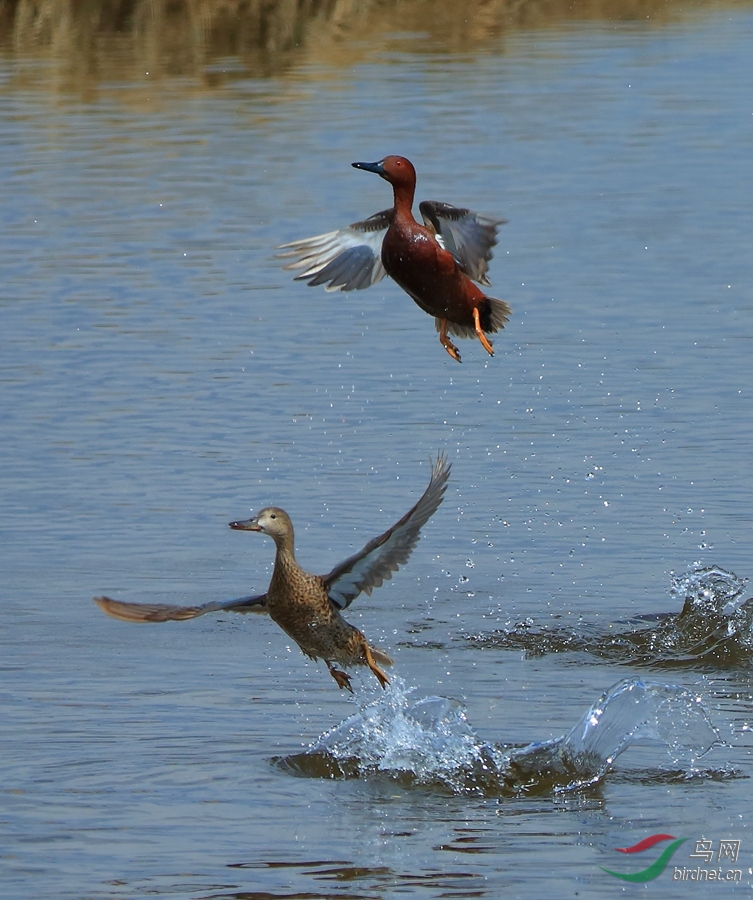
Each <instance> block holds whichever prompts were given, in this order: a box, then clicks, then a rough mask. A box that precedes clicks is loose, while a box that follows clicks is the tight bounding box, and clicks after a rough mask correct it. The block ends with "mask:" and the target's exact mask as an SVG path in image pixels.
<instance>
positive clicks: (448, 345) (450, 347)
mask: <svg viewBox="0 0 753 900" xmlns="http://www.w3.org/2000/svg"><path fill="white" fill-rule="evenodd" d="M439 343H440V344H441V345H442V346H443V347H444V348H445V350H446V351H447V352H448V353H449V354H450V356H451V357H452V358H453V359H454V360H455V362H461V359H460V351H459V350H458V348H457V347H456V346H455V345H454V344H453V343H452V341H451V340H450V339H449V338H448V337H447V319H442V324H441V325H440V326H439Z"/></svg>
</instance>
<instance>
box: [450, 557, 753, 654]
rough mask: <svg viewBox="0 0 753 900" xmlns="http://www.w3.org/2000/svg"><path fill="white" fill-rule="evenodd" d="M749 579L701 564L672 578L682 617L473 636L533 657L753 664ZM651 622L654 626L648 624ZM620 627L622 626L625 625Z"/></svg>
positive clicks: (520, 627) (529, 624) (523, 627)
mask: <svg viewBox="0 0 753 900" xmlns="http://www.w3.org/2000/svg"><path fill="white" fill-rule="evenodd" d="M745 585H746V579H743V578H739V577H738V576H737V575H735V574H734V573H733V572H727V571H725V570H724V569H722V568H720V567H718V566H709V567H701V566H697V567H695V568H693V569H691V570H690V571H689V572H686V573H684V574H683V575H674V574H673V576H672V587H671V594H672V596H673V597H681V598H682V599H683V608H682V612H680V613H676V614H675V613H666V614H661V615H650V616H638V617H636V618H635V619H633V620H632V621H631V622H629V623H622V625H623V629H622V630H619V631H618V630H616V628H617V626H612V627H611V628H610V630H609V632H608V633H604V630H603V629H599V628H597V627H596V626H593V625H591V626H589V625H579V626H578V627H577V628H572V627H567V628H562V627H558V626H547V625H536V624H535V623H534V622H533V621H532V620H526V621H525V622H518V623H516V624H515V625H514V626H512V627H510V628H506V629H504V630H497V631H493V632H489V633H483V634H475V635H468V636H467V640H468V641H470V642H471V643H473V644H474V645H476V646H479V647H492V648H497V649H522V650H524V651H525V653H526V655H527V656H529V657H533V656H542V655H544V654H545V653H563V652H573V651H578V652H584V653H588V654H591V655H593V656H596V657H597V658H598V659H599V660H607V661H609V662H617V663H623V664H625V663H627V664H637V665H654V666H661V667H670V668H671V667H677V666H694V667H709V666H713V667H720V666H721V667H739V666H749V665H750V664H751V663H752V662H753V598H750V599H747V600H745V599H743V597H744V594H743V591H744V590H745ZM648 622H650V623H651V624H650V625H648V624H647V623H648ZM619 624H620V623H617V625H619Z"/></svg>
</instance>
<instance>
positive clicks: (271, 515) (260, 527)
mask: <svg viewBox="0 0 753 900" xmlns="http://www.w3.org/2000/svg"><path fill="white" fill-rule="evenodd" d="M230 527H231V528H233V529H235V530H236V531H260V532H261V533H262V534H268V535H269V536H270V537H271V538H274V539H275V541H279V540H289V539H292V537H293V523H292V522H291V521H290V516H289V515H288V514H287V513H286V512H285V510H284V509H280V508H279V507H278V506H268V507H267V508H266V509H262V510H260V511H259V512H258V513H257V514H256V515H255V516H253V517H252V518H250V519H243V520H241V521H239V522H231V523H230Z"/></svg>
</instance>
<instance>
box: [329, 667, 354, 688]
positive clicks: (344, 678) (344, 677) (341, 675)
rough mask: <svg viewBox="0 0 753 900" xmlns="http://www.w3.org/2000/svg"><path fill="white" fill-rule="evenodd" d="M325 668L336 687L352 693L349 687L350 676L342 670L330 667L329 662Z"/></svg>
mask: <svg viewBox="0 0 753 900" xmlns="http://www.w3.org/2000/svg"><path fill="white" fill-rule="evenodd" d="M327 668H328V669H329V674H330V675H331V676H332V677H333V678H334V679H335V681H336V682H337V686H338V687H339V688H340V690H342V689H343V688H347V689H348V690H349V691H350V693H351V694H352V693H353V688H352V687H351V685H350V675H348V674H347V672H343V670H342V669H337V668H335V666H333V665H332V663H331V662H328V663H327Z"/></svg>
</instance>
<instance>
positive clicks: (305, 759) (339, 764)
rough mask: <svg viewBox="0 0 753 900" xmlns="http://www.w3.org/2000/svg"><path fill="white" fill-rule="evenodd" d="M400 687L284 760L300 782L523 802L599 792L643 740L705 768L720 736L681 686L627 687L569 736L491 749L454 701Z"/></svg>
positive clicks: (637, 683)
mask: <svg viewBox="0 0 753 900" xmlns="http://www.w3.org/2000/svg"><path fill="white" fill-rule="evenodd" d="M413 692H414V691H413V689H406V688H405V685H404V683H403V682H402V681H401V679H399V678H394V679H393V682H392V687H391V688H390V690H388V691H386V692H385V693H384V694H382V695H380V696H379V697H378V699H376V700H373V701H371V702H369V703H367V702H365V701H361V703H362V705H361V709H360V710H359V711H358V712H357V713H355V714H354V715H352V716H350V717H348V718H347V719H345V720H344V721H343V722H341V723H340V724H339V725H338V726H337V727H336V728H333V729H332V730H331V731H328V732H326V733H325V734H323V735H321V737H319V738H318V739H317V740H316V741H315V742H314V743H313V744H312V745H311V746H310V747H309V748H308V750H306V751H305V752H304V753H300V754H296V755H294V756H288V757H284V758H282V759H278V760H276V761H275V762H276V764H277V765H278V767H280V768H282V769H284V770H286V771H288V772H290V773H292V774H295V775H299V776H305V777H318V778H364V777H375V776H378V775H386V776H388V777H389V778H391V779H394V780H396V781H398V782H400V783H402V784H404V785H406V786H411V785H415V784H420V785H432V786H438V787H442V788H444V789H449V790H450V791H452V792H453V793H466V792H472V793H480V794H484V795H491V796H516V795H521V794H542V793H551V792H561V791H572V790H576V789H579V788H583V787H585V786H590V785H594V784H596V783H598V782H599V781H600V780H601V779H602V778H603V777H604V775H605V774H606V772H607V770H608V769H609V767H610V766H611V765H612V764H613V763H614V761H615V759H616V758H617V757H618V756H619V755H620V754H621V753H624V751H625V750H627V749H628V747H630V746H631V745H633V744H635V743H636V742H638V741H645V740H647V739H648V740H652V741H659V742H661V743H662V744H664V745H665V746H666V747H668V748H669V750H670V754H671V764H672V767H673V769H674V770H677V768H678V767H679V768H681V769H682V770H683V771H684V773H685V774H691V773H694V772H697V771H698V770H696V769H695V765H696V760H697V759H698V758H699V757H700V756H702V755H703V754H704V753H706V752H707V751H708V750H709V748H710V747H711V746H712V745H713V744H714V743H716V742H717V740H718V735H717V733H716V731H715V729H714V728H713V726H712V725H711V723H710V722H709V720H708V717H707V715H706V713H705V711H704V710H703V707H702V706H701V703H700V701H699V699H698V698H697V697H695V696H693V695H691V694H690V693H689V692H688V691H686V690H684V689H683V688H680V687H674V686H671V685H664V684H654V683H651V682H646V681H642V680H640V679H626V680H624V681H621V682H619V683H618V684H616V685H614V686H613V687H612V688H610V689H609V690H608V691H607V692H606V693H604V694H603V695H602V696H601V697H600V698H599V699H598V700H597V701H596V703H595V704H594V705H593V706H592V707H591V708H590V709H589V710H588V711H587V712H586V713H585V714H584V715H583V716H582V717H581V719H580V720H579V721H578V722H577V724H576V725H575V726H574V727H573V728H572V729H571V730H570V731H569V732H568V733H567V734H566V735H564V736H562V737H560V738H556V739H555V740H550V741H545V742H542V743H535V744H529V745H528V746H525V747H510V746H503V745H498V744H493V743H489V742H486V741H483V740H481V738H479V736H478V735H477V734H476V733H475V731H474V730H473V729H472V728H471V726H470V724H469V723H468V720H467V717H466V713H465V709H464V707H463V706H462V704H460V703H458V702H457V701H456V700H450V699H448V698H446V697H424V698H421V699H418V700H413V699H412V696H411V695H412V694H413Z"/></svg>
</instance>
